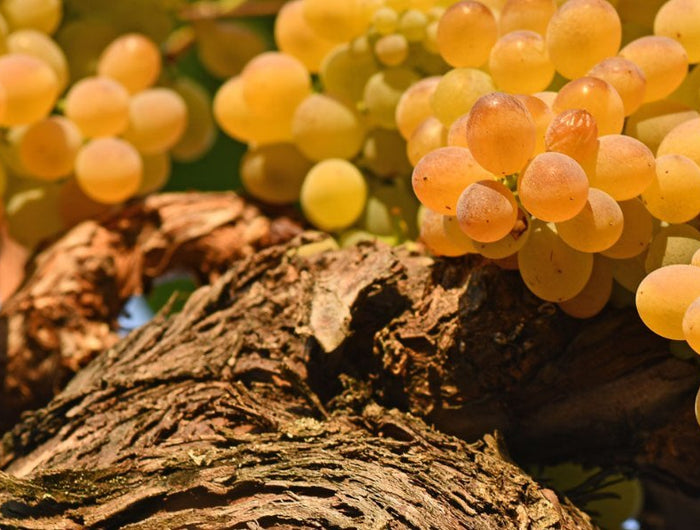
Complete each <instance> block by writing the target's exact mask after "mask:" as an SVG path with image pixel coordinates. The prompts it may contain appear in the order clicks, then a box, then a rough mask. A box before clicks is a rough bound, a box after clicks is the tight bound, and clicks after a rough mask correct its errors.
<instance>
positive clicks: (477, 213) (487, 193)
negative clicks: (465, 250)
mask: <svg viewBox="0 0 700 530" xmlns="http://www.w3.org/2000/svg"><path fill="white" fill-rule="evenodd" d="M517 218H518V204H517V203H516V202H515V197H514V196H513V192H511V191H510V190H509V189H508V188H507V187H506V186H505V185H503V184H502V183H501V182H498V181H495V180H481V181H478V182H474V183H472V184H469V186H467V187H466V188H464V191H463V192H462V193H461V195H460V196H459V200H458V201H457V221H458V222H459V226H460V228H461V229H462V231H463V232H464V233H465V234H467V235H468V236H469V237H470V238H471V239H472V240H474V241H478V242H481V243H493V242H494V241H498V240H499V239H503V238H504V237H506V236H507V235H508V234H509V233H510V232H511V230H513V227H514V226H515V222H516V220H517Z"/></svg>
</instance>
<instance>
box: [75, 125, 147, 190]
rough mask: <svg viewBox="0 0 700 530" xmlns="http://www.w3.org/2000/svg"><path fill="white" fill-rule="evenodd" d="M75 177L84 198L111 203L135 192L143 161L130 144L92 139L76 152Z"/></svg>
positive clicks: (107, 139)
mask: <svg viewBox="0 0 700 530" xmlns="http://www.w3.org/2000/svg"><path fill="white" fill-rule="evenodd" d="M75 177H76V179H77V181H78V184H79V185H80V188H81V189H82V190H83V191H84V192H85V194H86V195H87V196H88V197H90V198H91V199H93V200H96V201H98V202H103V203H106V204H115V203H118V202H122V201H124V200H126V199H128V198H129V197H132V196H133V195H134V194H135V193H136V192H137V191H138V189H139V186H140V185H141V180H142V177H143V162H142V161H141V157H140V156H139V153H138V151H137V150H136V148H134V147H133V146H132V145H131V144H130V143H128V142H126V141H124V140H121V139H119V138H110V137H104V138H96V139H94V140H90V141H89V142H88V143H87V144H85V145H84V146H83V147H82V148H81V149H80V151H79V152H78V156H77V157H76V160H75Z"/></svg>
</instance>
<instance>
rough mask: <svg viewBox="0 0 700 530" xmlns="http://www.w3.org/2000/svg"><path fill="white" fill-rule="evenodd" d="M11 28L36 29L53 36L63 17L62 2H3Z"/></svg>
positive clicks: (54, 0)
mask: <svg viewBox="0 0 700 530" xmlns="http://www.w3.org/2000/svg"><path fill="white" fill-rule="evenodd" d="M0 11H2V15H3V17H5V20H7V23H8V24H9V26H10V28H11V29H13V30H15V29H36V30H38V31H41V32H42V33H46V34H49V35H50V34H52V33H53V32H54V31H56V28H58V25H59V24H60V22H61V18H62V17H63V2H62V1H61V0H3V2H2V4H1V5H0Z"/></svg>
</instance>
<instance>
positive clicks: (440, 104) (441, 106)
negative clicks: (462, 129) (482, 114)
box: [430, 68, 496, 127]
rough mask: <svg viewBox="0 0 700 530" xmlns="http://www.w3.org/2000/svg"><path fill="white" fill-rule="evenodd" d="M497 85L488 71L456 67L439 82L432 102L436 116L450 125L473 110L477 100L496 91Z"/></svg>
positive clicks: (446, 125)
mask: <svg viewBox="0 0 700 530" xmlns="http://www.w3.org/2000/svg"><path fill="white" fill-rule="evenodd" d="M495 90H496V85H495V84H494V83H493V79H491V76H490V75H489V74H487V73H486V72H482V71H481V70H475V69H473V68H455V69H454V70H451V71H449V72H447V73H446V74H445V75H444V76H442V79H440V81H439V82H438V84H437V86H436V87H435V90H434V92H433V95H432V98H431V101H430V104H431V106H432V108H433V112H434V114H435V117H436V118H437V119H439V120H440V121H441V122H442V123H443V124H444V125H445V127H449V126H450V125H451V124H452V122H454V121H455V120H456V119H457V118H459V117H460V116H462V115H464V114H466V113H467V112H469V111H470V110H471V108H472V107H473V106H474V104H475V103H476V101H477V100H478V99H479V98H480V97H482V96H485V95H486V94H489V93H491V92H494V91H495Z"/></svg>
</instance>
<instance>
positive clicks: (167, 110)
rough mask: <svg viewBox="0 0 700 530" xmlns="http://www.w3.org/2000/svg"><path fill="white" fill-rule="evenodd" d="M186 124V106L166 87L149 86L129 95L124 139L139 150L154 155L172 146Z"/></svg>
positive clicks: (178, 96)
mask: <svg viewBox="0 0 700 530" xmlns="http://www.w3.org/2000/svg"><path fill="white" fill-rule="evenodd" d="M186 126H187V105H185V102H184V100H183V99H182V98H181V97H180V95H179V94H178V93H177V92H175V91H174V90H171V89H169V88H149V89H148V90H143V91H141V92H139V93H138V94H135V95H133V96H132V97H131V100H130V101H129V127H128V128H127V129H126V131H125V132H124V135H123V136H124V139H125V140H127V141H129V142H130V143H131V144H132V145H133V146H134V147H136V149H138V150H139V152H140V153H142V154H144V155H155V154H158V153H162V152H163V151H167V150H168V149H170V148H171V147H173V146H174V145H175V144H176V143H177V142H178V140H180V138H181V137H182V134H183V133H184V132H185V127H186Z"/></svg>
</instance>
